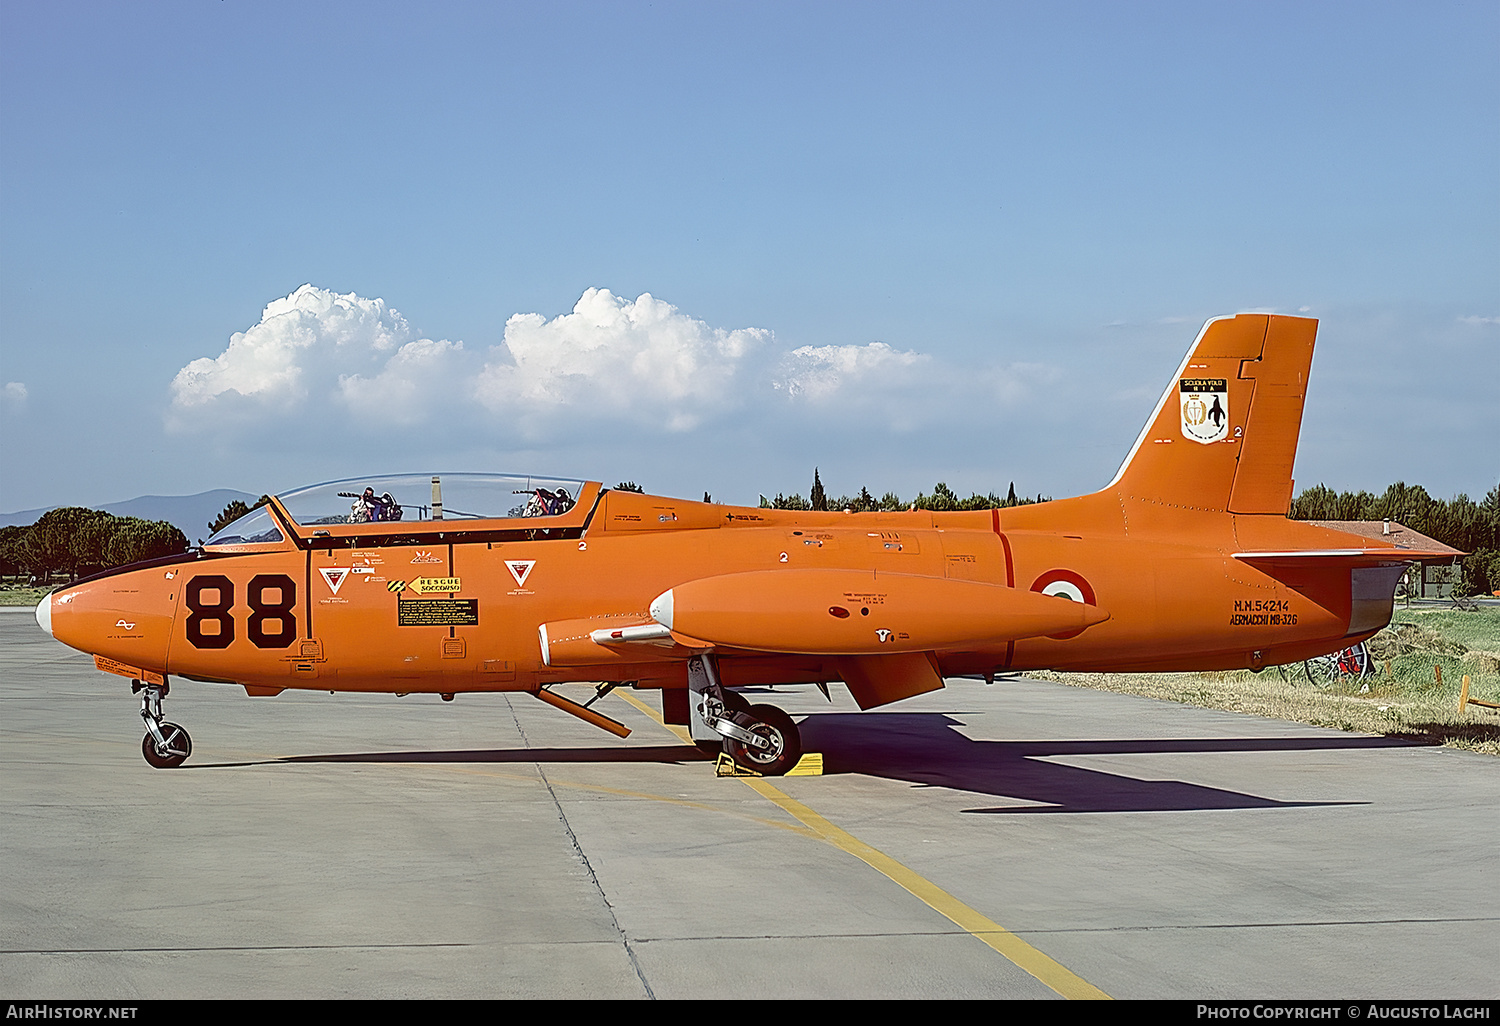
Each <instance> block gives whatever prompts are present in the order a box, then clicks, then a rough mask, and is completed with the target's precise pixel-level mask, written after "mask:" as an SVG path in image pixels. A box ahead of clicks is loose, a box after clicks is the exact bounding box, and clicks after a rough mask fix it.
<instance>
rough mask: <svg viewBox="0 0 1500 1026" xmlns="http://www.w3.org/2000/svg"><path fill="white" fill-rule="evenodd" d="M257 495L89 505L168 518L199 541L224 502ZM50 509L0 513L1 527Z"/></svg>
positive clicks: (225, 492)
mask: <svg viewBox="0 0 1500 1026" xmlns="http://www.w3.org/2000/svg"><path fill="white" fill-rule="evenodd" d="M258 498H260V496H259V495H251V494H250V493H249V492H237V491H234V490H233V489H231V488H215V489H214V490H213V491H211V492H199V493H198V494H197V495H142V496H140V497H139V498H135V499H126V500H125V501H124V502H107V503H105V504H104V505H102V506H91V507H89V508H90V509H102V510H103V511H104V512H106V513H113V514H114V515H115V516H117V517H140V518H141V519H142V520H165V521H166V522H167V523H169V524H175V525H176V526H177V527H179V528H181V530H182V533H183V534H185V535H187V539H188V541H189V542H190V543H193V544H196V543H197V541H198V539H199V538H207V537H208V525H209V524H210V523H211V522H212V521H213V519H214V518H215V517H217V516H218V515H219V514H220V513H222V512H224V507H225V506H227V505H229V504H230V503H231V502H233V501H234V500H235V499H239V500H240V501H241V502H243V503H244V504H245V505H247V506H249V505H251V504H252V503H254V502H255V500H256V499H258ZM50 509H57V507H56V506H46V507H44V508H42V509H23V510H19V511H17V512H15V513H0V527H14V526H25V525H26V524H34V523H36V521H37V518H38V517H40V516H41V515H42V514H43V513H45V512H47V510H50Z"/></svg>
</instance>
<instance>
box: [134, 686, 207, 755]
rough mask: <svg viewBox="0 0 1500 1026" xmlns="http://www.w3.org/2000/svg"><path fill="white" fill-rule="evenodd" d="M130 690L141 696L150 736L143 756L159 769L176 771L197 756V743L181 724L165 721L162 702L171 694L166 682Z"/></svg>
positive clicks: (143, 743) (135, 687) (142, 716)
mask: <svg viewBox="0 0 1500 1026" xmlns="http://www.w3.org/2000/svg"><path fill="white" fill-rule="evenodd" d="M130 690H131V691H134V692H136V693H138V694H139V695H140V696H141V719H143V720H145V721H146V736H145V737H143V738H141V754H142V755H143V756H145V757H146V761H147V762H149V763H150V764H151V765H153V766H155V767H156V768H157V769H176V768H177V767H178V766H181V765H182V764H183V763H184V762H187V758H188V756H189V755H192V754H193V739H192V738H191V737H189V736H188V732H187V731H186V730H185V729H183V727H182V726H181V725H180V724H177V723H168V722H167V721H166V720H164V719H162V715H161V700H162V699H163V698H165V697H166V696H167V692H168V691H169V690H170V689H169V688H168V686H167V684H166V683H165V682H163V683H161V684H143V683H141V682H140V681H138V680H137V681H133V682H132V683H131V685H130Z"/></svg>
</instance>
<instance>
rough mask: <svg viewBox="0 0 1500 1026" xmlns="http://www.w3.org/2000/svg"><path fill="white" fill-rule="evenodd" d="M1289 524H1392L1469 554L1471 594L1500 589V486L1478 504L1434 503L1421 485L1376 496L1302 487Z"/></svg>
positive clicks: (1463, 498) (1398, 486)
mask: <svg viewBox="0 0 1500 1026" xmlns="http://www.w3.org/2000/svg"><path fill="white" fill-rule="evenodd" d="M1288 516H1290V517H1291V518H1292V519H1293V520H1395V521H1399V522H1400V523H1401V524H1403V525H1405V526H1406V527H1409V528H1411V529H1412V530H1413V531H1419V532H1421V533H1422V534H1425V535H1427V536H1428V537H1429V538H1435V539H1437V540H1438V541H1440V542H1442V543H1443V544H1444V545H1451V546H1453V547H1454V548H1455V549H1460V550H1462V551H1464V552H1467V553H1469V555H1468V556H1467V557H1466V558H1465V559H1464V561H1463V568H1464V578H1465V583H1466V584H1467V585H1468V587H1469V589H1470V590H1471V591H1474V592H1482V593H1489V592H1493V591H1496V590H1500V485H1496V486H1495V487H1494V488H1491V489H1490V491H1489V494H1487V495H1486V496H1485V497H1484V499H1483V500H1482V501H1480V502H1475V501H1474V500H1472V499H1470V498H1469V497H1468V496H1467V495H1464V494H1462V493H1460V494H1459V495H1456V496H1454V497H1453V498H1452V499H1435V498H1433V497H1432V496H1431V495H1429V494H1427V489H1425V488H1423V487H1422V486H1421V485H1408V484H1407V483H1406V482H1404V481H1397V482H1396V483H1395V484H1393V485H1391V486H1390V487H1388V488H1387V489H1386V490H1385V491H1383V492H1381V493H1380V494H1379V495H1376V494H1374V493H1372V492H1335V491H1334V490H1333V489H1332V488H1329V487H1327V486H1325V485H1321V484H1320V485H1315V486H1314V487H1312V488H1305V489H1303V491H1302V493H1301V494H1300V495H1298V496H1297V497H1296V498H1295V499H1293V500H1292V508H1291V511H1290V512H1289V513H1288Z"/></svg>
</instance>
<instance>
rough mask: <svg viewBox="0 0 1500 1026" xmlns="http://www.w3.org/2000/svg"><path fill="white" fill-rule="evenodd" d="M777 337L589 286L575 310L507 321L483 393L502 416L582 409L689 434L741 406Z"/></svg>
mask: <svg viewBox="0 0 1500 1026" xmlns="http://www.w3.org/2000/svg"><path fill="white" fill-rule="evenodd" d="M771 337H772V336H771V332H769V331H766V330H765V329H763V328H737V329H734V330H729V329H725V328H715V327H712V326H710V325H709V324H707V323H705V322H704V321H701V320H698V319H697V318H695V317H691V316H689V315H688V314H685V313H683V312H682V311H681V310H679V309H678V308H677V307H675V306H673V305H672V304H671V303H665V302H663V301H661V300H659V299H657V298H656V297H654V296H652V295H651V294H650V293H644V294H642V295H640V296H638V297H636V298H635V299H633V300H631V299H626V298H624V297H623V296H616V295H614V294H613V293H612V292H610V291H609V290H608V289H589V290H588V291H587V292H585V293H584V294H583V296H582V298H580V299H579V300H578V302H577V303H576V304H575V305H574V307H573V310H572V312H570V313H566V314H562V315H560V316H558V317H554V318H552V319H551V320H548V319H546V318H545V317H543V316H542V315H541V314H535V313H525V314H516V315H514V316H512V317H511V318H510V319H509V320H508V321H506V322H505V339H504V341H503V342H502V343H501V344H500V345H499V346H496V347H495V348H494V349H493V350H491V353H490V357H491V358H490V360H489V362H488V363H487V364H486V366H485V368H484V370H483V371H482V372H481V374H480V375H479V380H478V382H477V383H476V387H475V392H474V394H475V397H476V398H477V399H478V401H479V402H480V403H482V404H483V405H484V406H485V407H487V408H488V409H490V410H492V411H497V412H499V411H504V410H507V409H511V408H513V407H514V406H516V405H517V404H520V405H524V406H526V407H529V408H530V409H531V410H532V411H533V412H535V411H537V410H544V409H545V408H546V407H548V406H554V407H555V406H567V407H582V408H585V409H587V410H588V411H590V412H591V413H593V414H599V413H612V414H625V415H630V416H631V417H633V418H643V419H654V420H656V421H658V422H660V423H662V424H664V425H665V426H667V427H669V428H671V429H673V430H687V429H690V428H692V427H694V426H696V425H697V424H698V422H699V421H700V420H701V419H703V418H704V417H705V416H707V415H708V414H709V413H711V412H712V411H713V410H714V409H715V408H718V407H724V406H728V405H733V404H735V403H736V401H737V399H738V397H739V395H740V394H741V392H742V390H743V388H744V386H745V385H746V383H747V379H748V378H750V377H751V376H752V375H753V373H754V366H755V365H756V364H758V363H759V360H758V357H759V356H760V354H761V351H762V350H763V349H764V348H765V346H766V345H767V344H768V343H769V342H770V341H771Z"/></svg>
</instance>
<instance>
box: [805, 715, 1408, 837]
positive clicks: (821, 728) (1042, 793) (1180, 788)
mask: <svg viewBox="0 0 1500 1026" xmlns="http://www.w3.org/2000/svg"><path fill="white" fill-rule="evenodd" d="M958 715H960V716H961V715H963V714H962V713H960V714H958ZM962 726H965V724H964V723H963V721H962V720H959V719H955V718H954V717H953V716H950V715H947V714H944V713H883V714H882V713H852V714H851V713H824V714H821V715H814V716H809V717H808V718H807V719H805V720H803V721H802V723H801V724H800V728H801V731H802V741H803V746H804V748H806V750H808V751H821V752H822V753H823V771H824V773H825V774H828V775H831V774H836V773H860V774H864V775H866V776H872V777H885V778H887V779H890V780H904V781H907V782H910V783H911V784H914V785H917V786H928V787H945V788H951V789H953V790H957V791H971V792H976V793H979V794H993V795H997V796H1000V797H1005V798H1010V799H1014V800H1017V801H1024V802H1039V803H1043V804H1041V805H1024V806H1000V807H996V808H981V809H965V810H964V811H965V812H969V813H989V814H1019V813H1028V814H1035V813H1058V812H1188V811H1207V810H1212V809H1290V808H1306V807H1312V806H1322V805H1362V804H1366V803H1364V802H1338V801H1333V802H1328V801H1317V802H1287V801H1276V800H1274V799H1270V798H1262V797H1259V796H1257V795H1252V794H1245V793H1243V792H1239V791H1229V790H1224V789H1222V788H1216V787H1208V786H1205V785H1202V784H1192V783H1188V782H1186V781H1182V780H1143V779H1139V778H1136V777H1128V776H1121V775H1120V774H1119V773H1117V772H1111V771H1108V770H1104V769H1098V770H1093V769H1084V768H1081V767H1078V766H1067V765H1062V764H1060V763H1056V762H1050V761H1045V760H1046V759H1047V757H1049V756H1090V755H1137V754H1141V755H1148V754H1149V755H1167V754H1178V753H1194V752H1196V753H1215V752H1222V753H1225V754H1229V753H1242V752H1303V751H1320V750H1343V749H1368V748H1394V747H1412V745H1413V742H1410V741H1401V740H1395V739H1390V738H1380V737H1357V736H1352V735H1351V736H1347V737H1337V736H1324V737H1266V738H1259V737H1257V738H1170V739H1119V740H1097V741H1077V740H1063V739H1058V740H1035V741H976V740H974V739H972V738H969V737H966V736H964V735H963V734H962V733H960V732H959V731H958V730H957V729H955V728H958V727H962Z"/></svg>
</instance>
